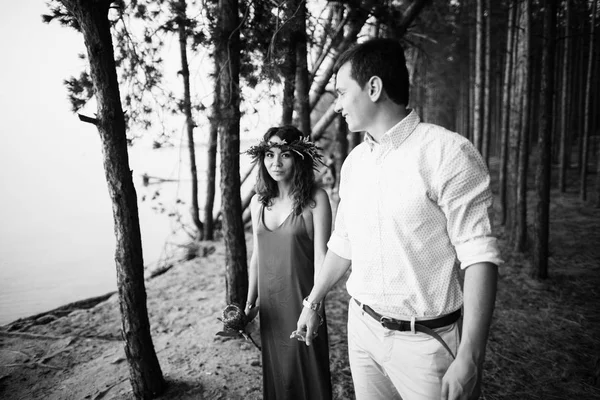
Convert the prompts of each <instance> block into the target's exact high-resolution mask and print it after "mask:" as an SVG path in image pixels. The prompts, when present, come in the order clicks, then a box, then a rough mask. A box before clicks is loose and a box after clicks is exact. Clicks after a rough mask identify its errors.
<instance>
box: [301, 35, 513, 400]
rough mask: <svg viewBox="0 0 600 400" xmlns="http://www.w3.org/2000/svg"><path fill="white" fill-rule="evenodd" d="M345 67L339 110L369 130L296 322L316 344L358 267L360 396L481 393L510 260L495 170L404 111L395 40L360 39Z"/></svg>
mask: <svg viewBox="0 0 600 400" xmlns="http://www.w3.org/2000/svg"><path fill="white" fill-rule="evenodd" d="M336 70H337V75H336V92H337V94H338V98H337V100H336V104H335V109H336V111H337V112H339V113H341V114H342V115H343V116H344V118H345V120H346V123H347V124H348V128H349V129H350V130H351V131H353V132H356V131H364V132H366V135H365V141H364V142H363V143H361V144H360V145H359V146H357V147H356V148H355V149H354V150H353V151H352V152H351V153H350V154H349V155H348V157H347V159H346V161H345V162H344V165H343V167H342V171H341V181H340V187H339V195H340V203H339V208H338V213H337V216H336V222H335V229H334V232H333V234H332V236H331V238H330V240H329V242H328V252H327V255H326V257H325V261H324V263H323V266H322V268H321V271H320V273H319V275H318V277H317V280H316V281H315V285H314V287H313V289H312V291H311V292H310V294H309V295H308V296H307V298H306V299H305V301H304V306H305V307H304V308H303V311H302V313H301V315H300V318H299V319H298V326H297V328H298V330H302V331H306V345H308V346H310V345H311V338H312V337H313V336H312V335H313V332H315V331H316V330H317V328H318V324H319V318H318V316H317V313H316V310H317V309H318V307H319V304H320V302H321V301H322V300H323V298H324V297H325V295H326V294H327V292H328V291H329V290H330V289H331V287H332V286H333V285H334V284H335V283H336V282H337V281H338V280H339V279H340V278H341V277H342V276H344V274H345V273H346V271H347V270H348V268H349V267H350V265H351V264H352V272H351V274H350V276H349V278H348V282H347V289H348V293H349V294H350V295H351V296H352V299H351V300H350V304H349V310H348V352H349V360H350V367H351V370H352V378H353V381H354V388H355V393H356V398H357V399H359V400H362V399H368V400H373V399H404V400H413V399H416V400H421V399H436V400H437V399H440V398H441V399H444V400H446V399H476V398H477V397H478V396H479V393H480V385H481V375H482V368H483V367H482V366H483V361H484V356H485V346H486V342H487V336H488V331H489V326H490V322H491V318H492V312H493V308H494V301H495V295H496V280H497V265H498V264H499V263H500V262H501V260H500V254H499V251H498V247H497V243H496V239H495V238H494V237H493V236H492V233H491V220H490V217H489V214H488V211H489V210H490V208H491V204H492V195H491V192H490V188H489V174H488V171H487V168H486V166H485V164H484V163H483V161H482V159H481V156H480V155H479V153H478V152H477V151H476V150H475V148H474V147H473V146H472V144H471V143H470V142H469V141H468V140H467V139H465V138H464V137H462V136H460V135H458V134H456V133H453V132H450V131H448V130H446V129H444V128H442V127H440V126H436V125H432V124H426V123H422V122H420V119H419V116H418V115H417V114H416V113H415V112H414V111H410V110H407V109H406V106H407V104H408V89H409V87H408V85H409V80H408V70H407V68H406V60H405V58H404V53H403V49H402V47H401V45H400V44H399V43H398V42H396V41H395V40H391V39H372V40H369V41H367V42H364V43H362V44H359V45H357V46H355V47H354V48H352V49H350V50H348V51H347V52H345V53H344V54H343V55H342V56H341V57H340V60H339V61H338V63H337V65H336ZM460 269H462V270H463V271H464V282H462V280H461V278H460V274H459V272H460V271H459V270H460ZM461 282H462V285H461ZM461 286H463V288H462V289H461ZM463 307H464V311H463V326H462V338H459V326H458V323H457V320H458V318H459V317H460V314H461V311H460V310H461V308H463ZM459 342H460V343H459Z"/></svg>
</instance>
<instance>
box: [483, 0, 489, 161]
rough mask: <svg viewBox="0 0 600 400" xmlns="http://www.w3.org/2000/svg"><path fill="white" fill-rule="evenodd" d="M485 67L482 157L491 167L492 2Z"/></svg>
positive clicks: (486, 22)
mask: <svg viewBox="0 0 600 400" xmlns="http://www.w3.org/2000/svg"><path fill="white" fill-rule="evenodd" d="M485 9H486V10H487V13H486V16H485V46H484V47H485V65H484V69H483V80H484V86H483V133H482V135H483V136H482V138H481V155H482V156H483V160H484V161H485V163H486V164H488V165H489V158H490V141H491V136H492V132H491V130H492V38H491V36H492V2H491V0H485Z"/></svg>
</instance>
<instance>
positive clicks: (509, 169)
mask: <svg viewBox="0 0 600 400" xmlns="http://www.w3.org/2000/svg"><path fill="white" fill-rule="evenodd" d="M514 7H515V8H516V15H515V27H516V28H517V29H515V37H514V45H513V52H512V54H510V56H511V57H512V58H513V65H514V68H513V74H512V82H511V95H510V105H509V107H510V109H509V121H508V143H507V154H506V156H507V162H506V176H507V178H508V179H507V181H506V229H507V231H508V233H509V238H510V243H511V245H512V246H513V247H514V245H515V240H516V229H517V180H518V168H519V141H520V139H521V137H522V135H521V122H522V118H523V112H522V111H523V67H524V65H523V64H524V61H525V60H524V59H523V58H522V55H523V48H522V46H523V44H524V42H523V38H524V36H523V31H522V26H521V22H522V19H523V18H522V13H523V7H522V6H521V3H516V4H514Z"/></svg>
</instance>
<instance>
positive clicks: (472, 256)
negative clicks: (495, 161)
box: [439, 141, 502, 269]
mask: <svg viewBox="0 0 600 400" xmlns="http://www.w3.org/2000/svg"><path fill="white" fill-rule="evenodd" d="M439 205H440V207H441V208H442V210H443V212H444V214H445V215H446V219H447V223H448V225H447V229H448V236H449V237H450V241H451V242H452V245H453V246H454V248H455V251H456V255H457V257H458V260H459V261H460V266H461V268H463V269H464V268H466V267H468V266H469V265H473V264H476V263H480V262H490V263H493V264H496V265H499V264H501V263H502V259H501V258H500V250H499V249H498V243H497V240H496V238H495V237H494V236H493V235H492V221H491V216H490V211H491V209H492V192H491V190H490V176H489V173H488V170H487V167H486V165H485V163H484V162H483V159H482V158H481V155H480V154H479V153H478V152H477V150H476V149H475V148H474V147H473V145H472V144H471V143H470V142H468V141H465V142H463V143H462V145H461V146H460V147H459V148H458V151H456V152H455V153H454V155H453V156H450V157H448V158H447V159H446V160H445V162H444V163H443V165H442V168H440V180H439Z"/></svg>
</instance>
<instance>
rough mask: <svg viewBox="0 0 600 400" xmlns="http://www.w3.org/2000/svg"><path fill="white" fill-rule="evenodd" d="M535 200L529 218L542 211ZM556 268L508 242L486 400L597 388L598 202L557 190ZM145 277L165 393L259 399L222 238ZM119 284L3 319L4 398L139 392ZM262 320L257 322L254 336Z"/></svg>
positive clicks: (338, 294) (342, 354)
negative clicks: (229, 330) (238, 335)
mask: <svg viewBox="0 0 600 400" xmlns="http://www.w3.org/2000/svg"><path fill="white" fill-rule="evenodd" d="M532 211H533V210H530V212H531V213H530V218H531V215H532V214H533V212H532ZM551 215H552V224H551V238H550V241H551V255H550V260H549V264H550V278H549V279H548V280H546V281H544V282H538V281H535V280H532V279H531V278H529V277H528V273H529V268H530V267H529V263H530V261H529V259H528V257H526V256H524V255H520V254H515V253H513V252H512V251H511V250H510V249H509V248H508V243H507V241H506V235H505V234H504V233H503V231H502V230H501V229H500V230H499V238H500V244H501V246H502V251H503V255H504V258H505V260H506V264H504V265H503V266H502V267H501V268H500V278H499V285H498V297H497V301H496V311H495V314H494V320H493V322H492V328H491V334H490V340H489V343H488V355H487V358H486V363H485V365H484V367H485V371H484V380H485V387H484V389H485V390H484V394H483V396H482V399H483V400H497V399H507V400H508V399H511V400H512V399H516V398H518V399H531V400H534V399H535V400H546V399H600V356H599V354H600V331H599V326H600V325H599V322H600V311H599V310H598V307H597V302H598V296H600V291H599V289H598V288H599V287H600V250H599V249H600V247H599V246H598V243H600V241H599V240H600V209H595V208H592V207H591V206H589V204H583V203H582V202H580V201H579V200H578V199H577V195H576V194H575V193H571V194H569V195H559V194H556V193H553V203H552V208H551ZM213 245H214V246H215V251H214V252H213V253H212V254H210V255H208V256H206V257H203V258H198V259H194V260H192V261H188V262H183V263H177V264H175V266H174V267H173V268H172V269H170V270H169V271H168V272H166V273H164V274H163V275H160V276H158V277H156V278H154V279H151V280H148V281H147V283H146V288H147V295H148V309H149V314H150V323H151V328H152V337H153V341H154V347H155V349H156V353H157V355H158V359H159V362H160V366H161V369H162V372H163V375H164V376H165V379H166V381H167V382H168V385H169V386H168V389H167V391H166V393H164V394H163V395H162V396H161V397H159V398H160V399H195V400H197V399H260V398H261V397H262V378H261V358H260V352H259V351H258V350H257V349H256V348H255V347H254V346H253V345H252V344H251V343H250V342H246V341H243V340H240V339H230V338H223V337H220V336H216V335H215V334H216V333H217V332H218V331H219V330H221V328H222V325H221V323H220V322H219V321H218V320H217V317H219V316H220V315H221V311H222V310H223V308H224V307H225V295H224V293H225V278H224V272H223V271H224V268H225V267H224V248H223V244H222V243H221V242H215V243H213ZM347 301H348V295H347V293H346V291H345V286H344V280H342V281H341V282H340V283H338V285H337V286H336V287H335V288H334V290H333V291H332V292H330V294H329V296H328V300H327V315H328V318H327V319H328V328H329V343H330V367H331V371H332V383H333V387H334V398H335V399H352V398H354V393H353V389H352V382H351V376H350V370H349V366H348V361H347V354H346V351H347V346H346V325H345V323H346V312H347ZM120 324H121V323H120V315H119V310H118V299H117V296H116V295H112V296H109V297H108V298H107V299H105V300H104V301H101V302H99V303H98V302H97V301H91V302H87V303H86V302H84V303H81V304H74V305H72V306H67V307H65V308H62V309H58V310H54V311H52V312H49V313H45V314H43V315H39V316H37V317H35V318H28V319H24V320H19V321H17V322H15V323H13V324H10V325H7V326H4V327H0V399H6V400H10V399H23V400H30V399H47V400H52V399H92V400H99V399H132V398H133V395H132V391H131V386H130V383H129V372H128V368H127V361H126V359H125V355H124V350H123V344H122V342H121V340H120ZM257 329H258V326H257V324H255V325H253V326H252V327H251V329H250V332H251V334H252V335H253V337H254V338H255V339H257V340H259V335H258V332H257Z"/></svg>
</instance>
